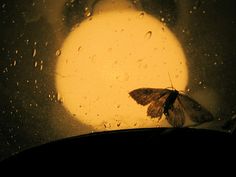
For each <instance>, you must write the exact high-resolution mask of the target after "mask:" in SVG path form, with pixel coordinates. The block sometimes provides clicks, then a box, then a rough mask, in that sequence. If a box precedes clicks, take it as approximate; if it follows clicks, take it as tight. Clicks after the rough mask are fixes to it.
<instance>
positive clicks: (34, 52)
mask: <svg viewBox="0 0 236 177" xmlns="http://www.w3.org/2000/svg"><path fill="white" fill-rule="evenodd" d="M36 55H37V50H36V49H34V50H33V58H34V57H35V56H36Z"/></svg>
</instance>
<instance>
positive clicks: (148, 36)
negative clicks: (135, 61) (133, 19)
mask: <svg viewBox="0 0 236 177" xmlns="http://www.w3.org/2000/svg"><path fill="white" fill-rule="evenodd" d="M151 37H152V31H148V32H147V33H146V34H145V38H146V39H150V38H151Z"/></svg>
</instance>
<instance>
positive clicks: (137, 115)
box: [56, 1, 188, 130]
mask: <svg viewBox="0 0 236 177" xmlns="http://www.w3.org/2000/svg"><path fill="white" fill-rule="evenodd" d="M108 2H109V1H108ZM108 7H109V3H106V5H104V4H101V5H99V6H97V7H96V8H97V11H96V9H95V12H94V14H93V16H91V17H90V18H89V19H87V20H85V21H83V22H82V23H81V24H80V25H79V26H78V27H76V28H75V29H74V30H73V31H72V32H71V33H70V34H69V35H68V37H67V38H66V40H65V41H64V43H63V46H62V48H61V55H60V56H59V57H58V63H57V69H56V72H57V76H56V86H57V89H58V92H59V94H60V96H61V97H62V100H63V105H64V106H65V108H66V109H67V110H68V111H69V112H70V113H71V114H73V115H74V116H75V118H77V119H78V120H79V121H81V122H83V123H84V124H87V125H90V126H92V127H94V128H95V129H97V130H111V129H123V128H134V127H136V128H139V127H155V126H158V125H159V124H158V123H157V120H156V119H151V118H149V117H147V116H146V110H147V108H146V107H143V106H140V105H138V104H137V103H136V102H135V101H134V100H133V99H132V98H131V97H130V96H129V92H130V91H132V90H134V89H137V88H141V87H151V88H166V87H170V86H171V83H170V80H169V77H168V73H169V74H170V76H171V80H172V82H173V84H174V87H175V88H176V89H178V90H184V89H185V87H186V84H187V81H188V73H187V72H188V71H187V66H186V58H185V55H184V53H183V50H182V47H181V45H180V44H179V42H178V41H177V39H176V37H175V36H174V35H173V34H172V32H171V31H170V30H169V29H168V28H167V27H166V26H165V25H164V24H163V23H161V22H160V21H159V20H157V19H156V18H154V17H152V16H151V15H148V14H146V13H145V12H140V11H137V10H135V8H133V7H132V6H130V4H128V3H127V2H126V3H123V6H122V7H123V8H114V9H113V10H107V9H109V8H108ZM112 7H114V4H113V6H112ZM104 9H106V10H104ZM160 125H162V126H163V125H164V126H165V123H163V122H160Z"/></svg>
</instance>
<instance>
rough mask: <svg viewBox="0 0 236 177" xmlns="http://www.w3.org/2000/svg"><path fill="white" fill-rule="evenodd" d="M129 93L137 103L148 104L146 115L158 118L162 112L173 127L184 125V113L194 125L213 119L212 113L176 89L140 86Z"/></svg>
mask: <svg viewBox="0 0 236 177" xmlns="http://www.w3.org/2000/svg"><path fill="white" fill-rule="evenodd" d="M129 94H130V96H131V97H132V98H133V99H134V100H135V101H136V102H137V103H138V104H141V105H143V106H146V105H148V104H150V105H149V106H148V110H147V115H148V116H150V117H151V118H159V120H160V119H161V117H162V115H163V114H164V115H165V116H166V119H167V121H168V122H169V123H170V124H171V125H172V126H173V127H183V126H184V123H185V114H187V115H188V116H189V118H190V119H191V120H192V121H193V122H195V123H196V125H198V124H201V123H204V122H208V121H212V120H213V119H214V118H213V116H212V114H211V113H210V112H209V111H207V110H206V109H205V108H204V107H203V106H201V105H200V104H199V103H198V102H197V101H195V100H194V99H192V98H190V97H189V96H188V95H186V94H182V93H180V92H179V91H177V90H170V89H155V88H140V89H136V90H133V91H131V92H130V93H129Z"/></svg>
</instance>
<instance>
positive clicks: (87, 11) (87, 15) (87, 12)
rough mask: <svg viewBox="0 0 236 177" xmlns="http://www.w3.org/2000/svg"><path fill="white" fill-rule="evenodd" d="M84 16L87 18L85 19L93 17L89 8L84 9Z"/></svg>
mask: <svg viewBox="0 0 236 177" xmlns="http://www.w3.org/2000/svg"><path fill="white" fill-rule="evenodd" d="M84 16H85V17H90V16H91V12H90V11H89V8H88V7H85V8H84Z"/></svg>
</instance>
